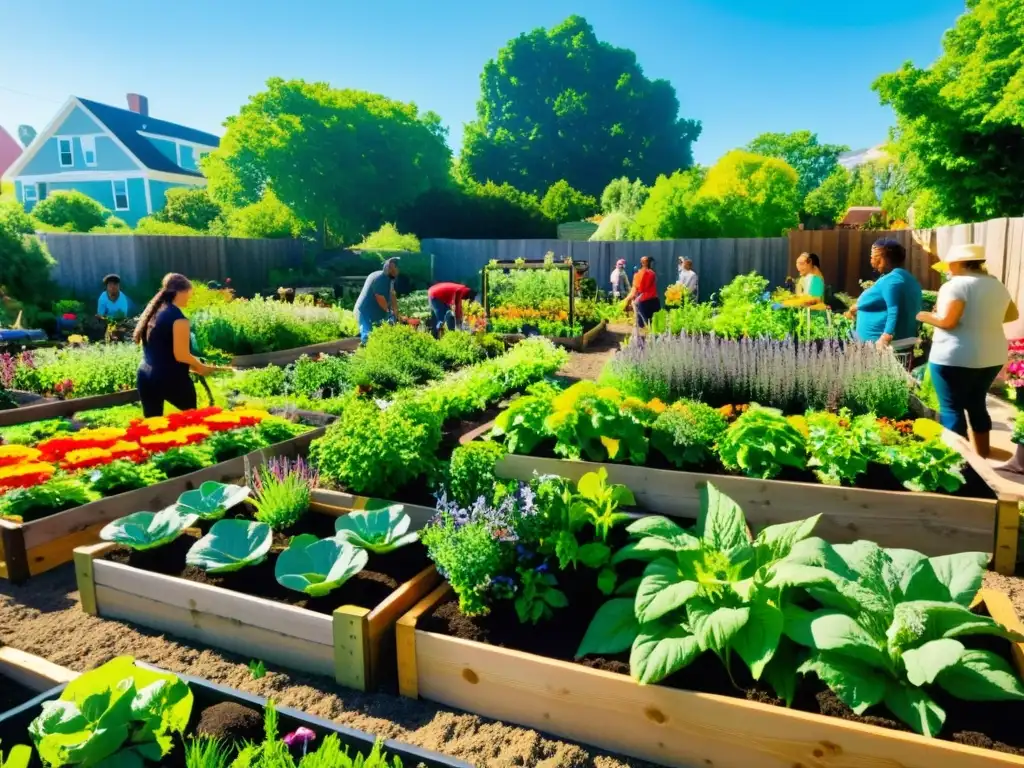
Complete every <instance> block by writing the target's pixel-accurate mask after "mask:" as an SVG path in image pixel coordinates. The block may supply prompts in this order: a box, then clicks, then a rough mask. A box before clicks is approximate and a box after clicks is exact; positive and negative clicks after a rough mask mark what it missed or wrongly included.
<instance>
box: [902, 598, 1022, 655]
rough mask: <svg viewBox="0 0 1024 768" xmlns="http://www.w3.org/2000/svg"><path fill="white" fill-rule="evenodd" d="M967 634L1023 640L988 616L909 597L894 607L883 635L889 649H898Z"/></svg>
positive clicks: (946, 604)
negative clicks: (891, 617) (909, 599)
mask: <svg viewBox="0 0 1024 768" xmlns="http://www.w3.org/2000/svg"><path fill="white" fill-rule="evenodd" d="M968 635H995V636H997V637H1004V638H1006V639H1007V640H1014V641H1016V642H1022V641H1024V636H1022V635H1019V634H1017V633H1016V632H1014V631H1013V630H1010V629H1007V628H1006V627H1004V626H1003V625H1002V624H1000V623H999V622H997V621H994V620H993V619H991V618H989V617H988V616H979V615H977V614H975V613H972V612H971V610H970V609H969V608H964V607H963V606H962V605H959V604H957V603H952V602H946V603H943V602H936V601H934V600H913V601H909V602H904V603H900V604H899V605H898V606H896V610H895V612H894V615H893V621H892V625H891V626H890V627H889V629H888V632H887V633H886V638H887V640H888V645H889V647H890V648H892V649H894V650H897V651H900V650H903V649H905V648H912V647H914V646H916V645H919V644H921V643H925V642H928V641H929V640H938V639H940V638H946V637H966V636H968Z"/></svg>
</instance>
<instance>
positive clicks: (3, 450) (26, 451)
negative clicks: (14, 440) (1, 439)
mask: <svg viewBox="0 0 1024 768" xmlns="http://www.w3.org/2000/svg"><path fill="white" fill-rule="evenodd" d="M42 455H43V452H42V451H40V450H39V449H37V448H29V447H28V446H27V445H0V467H9V466H10V465H11V464H24V463H26V462H33V461H37V460H38V459H39V457H40V456H42Z"/></svg>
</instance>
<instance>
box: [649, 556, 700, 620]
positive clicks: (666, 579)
mask: <svg viewBox="0 0 1024 768" xmlns="http://www.w3.org/2000/svg"><path fill="white" fill-rule="evenodd" d="M699 589H700V585H699V584H698V583H697V582H696V581H693V580H689V579H686V578H685V577H684V575H683V574H682V573H681V572H680V570H679V566H678V565H677V564H676V563H674V562H672V561H671V560H665V559H662V560H655V561H654V562H653V563H650V564H649V565H648V566H647V568H645V569H644V576H643V579H641V581H640V586H639V587H637V590H636V617H637V620H638V621H639V622H640V623H641V624H646V623H647V622H649V621H656V620H657V619H660V618H661V617H662V616H665V615H666V614H668V613H671V612H672V611H674V610H676V609H678V608H681V607H683V606H684V605H685V604H686V601H687V600H689V599H690V598H691V597H693V596H694V595H696V594H697V592H698V591H699Z"/></svg>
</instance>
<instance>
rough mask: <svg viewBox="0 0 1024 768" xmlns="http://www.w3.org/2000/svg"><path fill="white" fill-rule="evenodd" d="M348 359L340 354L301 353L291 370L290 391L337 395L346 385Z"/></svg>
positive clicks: (314, 395)
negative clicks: (310, 354)
mask: <svg viewBox="0 0 1024 768" xmlns="http://www.w3.org/2000/svg"><path fill="white" fill-rule="evenodd" d="M348 368H349V359H348V358H347V357H344V356H341V355H321V356H320V357H309V356H308V355H303V356H302V357H300V358H299V359H298V360H296V361H295V366H294V368H293V370H292V377H291V386H292V391H293V392H294V393H295V394H297V395H305V396H306V397H337V396H338V395H340V394H341V393H342V392H344V391H345V389H346V388H347V387H348V382H349V372H348Z"/></svg>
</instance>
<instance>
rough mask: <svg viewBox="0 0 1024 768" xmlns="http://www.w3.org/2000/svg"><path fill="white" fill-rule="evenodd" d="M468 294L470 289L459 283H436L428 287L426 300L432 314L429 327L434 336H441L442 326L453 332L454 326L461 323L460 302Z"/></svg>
mask: <svg viewBox="0 0 1024 768" xmlns="http://www.w3.org/2000/svg"><path fill="white" fill-rule="evenodd" d="M470 293H471V291H470V289H469V288H467V287H466V286H464V285H462V284H460V283H436V284H434V285H432V286H430V290H429V291H427V298H428V299H429V300H430V309H431V311H432V312H433V313H434V318H433V322H432V323H431V326H430V327H431V330H432V331H433V333H434V336H439V335H440V334H441V328H442V326H447V328H448V330H449V331H454V330H455V324H456V323H460V324H461V323H462V302H463V300H465V299H466V298H468V297H469V294H470Z"/></svg>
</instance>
